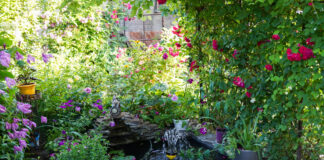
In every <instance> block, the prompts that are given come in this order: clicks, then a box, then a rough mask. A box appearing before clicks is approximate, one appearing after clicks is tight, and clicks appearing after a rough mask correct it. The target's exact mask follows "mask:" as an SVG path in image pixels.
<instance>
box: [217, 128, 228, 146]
mask: <svg viewBox="0 0 324 160" xmlns="http://www.w3.org/2000/svg"><path fill="white" fill-rule="evenodd" d="M225 134H226V129H225V128H217V129H216V142H217V143H223V139H224V136H225Z"/></svg>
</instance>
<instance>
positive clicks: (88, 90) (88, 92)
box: [83, 87, 91, 94]
mask: <svg viewBox="0 0 324 160" xmlns="http://www.w3.org/2000/svg"><path fill="white" fill-rule="evenodd" d="M83 91H84V92H86V93H87V94H90V93H91V88H89V87H87V88H85V89H84V90H83Z"/></svg>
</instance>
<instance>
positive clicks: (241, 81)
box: [233, 77, 245, 88]
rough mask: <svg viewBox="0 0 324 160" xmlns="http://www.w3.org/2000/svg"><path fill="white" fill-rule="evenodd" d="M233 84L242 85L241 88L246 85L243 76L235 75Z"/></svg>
mask: <svg viewBox="0 0 324 160" xmlns="http://www.w3.org/2000/svg"><path fill="white" fill-rule="evenodd" d="M233 84H235V85H236V86H238V87H241V88H244V87H245V84H244V82H243V80H242V78H240V77H234V81H233Z"/></svg>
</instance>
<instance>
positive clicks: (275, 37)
mask: <svg viewBox="0 0 324 160" xmlns="http://www.w3.org/2000/svg"><path fill="white" fill-rule="evenodd" d="M272 39H274V40H279V39H280V37H279V35H277V34H274V35H272Z"/></svg>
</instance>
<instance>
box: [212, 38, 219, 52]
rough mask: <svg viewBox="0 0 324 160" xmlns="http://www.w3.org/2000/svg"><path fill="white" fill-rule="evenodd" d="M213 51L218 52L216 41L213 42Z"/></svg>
mask: <svg viewBox="0 0 324 160" xmlns="http://www.w3.org/2000/svg"><path fill="white" fill-rule="evenodd" d="M213 49H214V50H215V51H217V50H218V44H217V41H216V40H213Z"/></svg>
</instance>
